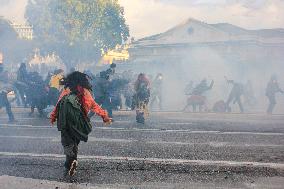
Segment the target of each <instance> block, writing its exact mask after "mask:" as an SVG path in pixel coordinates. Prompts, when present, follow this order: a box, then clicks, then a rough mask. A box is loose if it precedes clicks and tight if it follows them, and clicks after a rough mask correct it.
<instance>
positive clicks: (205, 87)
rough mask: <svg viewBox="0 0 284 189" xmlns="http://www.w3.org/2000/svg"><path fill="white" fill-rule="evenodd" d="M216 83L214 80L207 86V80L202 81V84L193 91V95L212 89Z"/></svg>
mask: <svg viewBox="0 0 284 189" xmlns="http://www.w3.org/2000/svg"><path fill="white" fill-rule="evenodd" d="M213 85H214V81H211V83H210V85H209V86H207V82H206V81H202V82H201V83H200V84H198V85H197V86H196V87H195V88H194V89H193V91H192V95H202V94H203V93H204V92H206V91H208V90H210V89H212V87H213Z"/></svg>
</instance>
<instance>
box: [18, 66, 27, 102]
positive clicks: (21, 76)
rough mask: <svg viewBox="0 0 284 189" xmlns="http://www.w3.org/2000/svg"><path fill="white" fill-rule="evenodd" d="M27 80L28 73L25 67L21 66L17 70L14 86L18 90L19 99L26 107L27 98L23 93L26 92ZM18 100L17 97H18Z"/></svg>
mask: <svg viewBox="0 0 284 189" xmlns="http://www.w3.org/2000/svg"><path fill="white" fill-rule="evenodd" d="M28 82H29V75H28V72H27V70H26V68H25V66H21V67H20V68H19V70H18V72H17V81H16V83H15V86H16V88H17V90H18V91H19V94H20V98H21V101H22V103H23V105H24V107H27V100H26V98H25V95H26V93H27V83H28ZM18 101H19V99H18Z"/></svg>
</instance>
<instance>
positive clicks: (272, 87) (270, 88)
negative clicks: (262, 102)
mask: <svg viewBox="0 0 284 189" xmlns="http://www.w3.org/2000/svg"><path fill="white" fill-rule="evenodd" d="M278 92H280V93H282V94H283V93H284V92H283V90H282V89H281V88H280V87H279V85H278V81H277V76H275V75H274V76H272V77H271V78H270V81H269V82H268V84H267V87H266V92H265V95H266V96H267V98H268V100H269V106H268V108H267V113H268V114H272V112H273V109H274V107H275V105H276V98H275V95H276V93H278Z"/></svg>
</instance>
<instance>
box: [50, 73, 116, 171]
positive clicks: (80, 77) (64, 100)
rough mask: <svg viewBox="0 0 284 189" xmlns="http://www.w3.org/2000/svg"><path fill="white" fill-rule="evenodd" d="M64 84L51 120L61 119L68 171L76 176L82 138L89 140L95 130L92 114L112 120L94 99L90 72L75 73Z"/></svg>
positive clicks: (60, 126) (108, 120)
mask: <svg viewBox="0 0 284 189" xmlns="http://www.w3.org/2000/svg"><path fill="white" fill-rule="evenodd" d="M61 83H62V84H63V85H64V90H63V91H62V93H61V95H60V97H59V99H58V102H57V104H56V107H55V109H54V110H53V112H52V113H51V116H50V119H51V123H52V124H54V123H55V122H56V121H57V127H58V130H59V131H61V144H62V146H63V149H64V154H65V155H66V161H65V165H64V166H65V168H66V171H68V174H69V175H70V176H73V175H74V174H75V172H76V168H77V166H78V161H77V154H78V145H79V143H80V141H84V142H87V139H88V134H89V132H90V131H91V124H90V120H89V118H88V116H87V115H88V113H89V112H90V111H92V112H94V113H96V114H97V115H99V116H101V117H102V119H103V122H104V123H108V124H110V123H111V122H112V120H111V118H110V117H109V116H108V113H107V112H106V111H105V110H103V109H102V108H101V107H100V106H99V105H98V104H97V103H96V102H95V100H94V99H93V97H92V95H91V92H90V91H91V90H92V87H91V85H90V83H89V80H88V76H87V75H86V74H84V73H81V72H78V71H76V72H73V73H71V74H69V75H68V76H67V77H66V78H64V79H63V80H62V81H61ZM70 107H71V108H70ZM66 109H68V110H67V111H66ZM78 111H79V113H78ZM74 112H75V113H74ZM74 115H78V117H74ZM74 128H75V129H74ZM86 128H87V129H89V130H88V131H87V133H86V132H85V131H86ZM84 137H85V138H84Z"/></svg>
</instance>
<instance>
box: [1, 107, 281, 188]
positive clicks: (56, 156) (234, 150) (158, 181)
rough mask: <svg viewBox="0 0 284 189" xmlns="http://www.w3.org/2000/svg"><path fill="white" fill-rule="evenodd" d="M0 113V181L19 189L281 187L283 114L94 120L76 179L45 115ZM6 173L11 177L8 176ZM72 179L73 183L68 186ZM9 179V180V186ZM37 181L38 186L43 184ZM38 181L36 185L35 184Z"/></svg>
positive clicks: (81, 149) (177, 114)
mask: <svg viewBox="0 0 284 189" xmlns="http://www.w3.org/2000/svg"><path fill="white" fill-rule="evenodd" d="M14 111H15V115H16V118H17V120H18V122H17V123H14V124H7V117H6V115H5V114H4V113H3V110H0V186H2V187H1V189H2V188H3V187H4V186H5V187H4V188H13V187H14V188H19V187H17V186H18V185H17V183H25V184H26V185H20V186H21V187H20V188H50V187H51V188H56V187H58V188H282V187H281V186H283V184H284V179H283V178H284V146H283V144H284V115H272V116H268V115H262V114H213V113H203V114H198V113H181V112H153V113H152V114H150V117H149V119H148V120H147V123H146V125H139V124H136V123H135V115H134V113H133V112H115V117H114V118H115V122H114V123H113V124H112V125H111V126H109V127H106V126H104V125H103V124H102V123H101V120H100V119H98V118H95V119H93V120H92V122H93V123H94V124H95V126H94V128H93V132H92V133H91V134H90V137H89V141H88V142H87V143H81V144H80V146H79V155H80V156H79V169H78V173H77V174H76V176H75V177H74V178H66V177H65V176H64V174H63V167H62V166H63V163H64V156H63V150H62V147H61V144H60V133H59V132H58V131H57V129H56V127H52V126H51V125H50V124H49V122H48V120H43V119H40V118H37V117H36V116H34V117H28V116H27V114H28V113H27V112H28V110H27V109H21V108H17V109H15V110H14ZM7 175H9V176H7ZM70 182H71V183H72V184H70ZM11 183H15V184H14V185H12V184H11ZM41 183H42V184H41ZM39 186H40V187H39Z"/></svg>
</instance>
